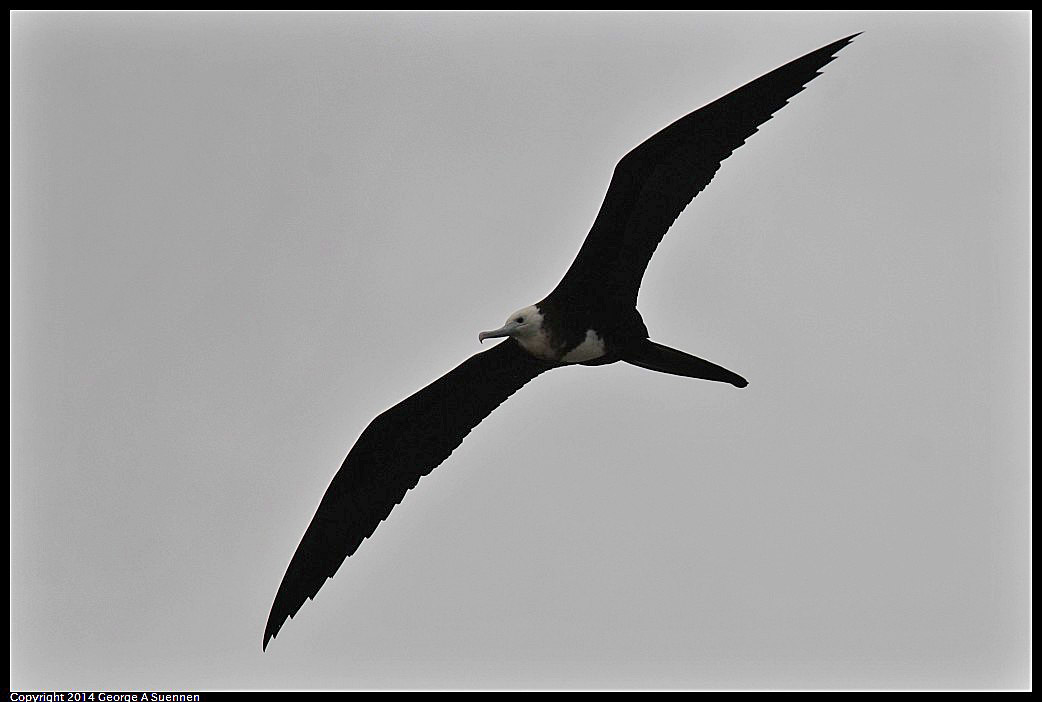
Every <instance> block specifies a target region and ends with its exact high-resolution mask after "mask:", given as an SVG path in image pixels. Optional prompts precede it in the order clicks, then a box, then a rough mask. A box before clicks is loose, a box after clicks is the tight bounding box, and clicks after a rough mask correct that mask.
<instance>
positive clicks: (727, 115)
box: [550, 34, 857, 307]
mask: <svg viewBox="0 0 1042 702" xmlns="http://www.w3.org/2000/svg"><path fill="white" fill-rule="evenodd" d="M856 36H857V35H856V34H854V35H852V36H849V37H846V38H845V39H840V40H839V41H836V42H833V43H831V44H829V45H828V46H823V47H822V48H820V49H818V50H816V51H812V52H810V53H809V54H807V55H805V56H801V57H800V58H798V59H796V60H794V61H790V62H789V63H787V64H785V65H784V66H782V67H780V68H776V69H774V70H773V71H771V72H770V73H767V74H765V75H762V76H760V77H759V78H757V79H756V80H754V81H752V82H750V83H747V84H745V85H743V86H742V87H741V88H738V89H737V90H734V91H732V92H730V93H728V94H727V95H725V96H724V97H722V98H720V99H718V100H716V101H714V102H711V103H709V104H708V105H706V106H705V107H702V108H700V109H698V110H695V111H694V112H692V113H691V114H689V115H687V116H685V117H681V118H680V119H678V120H677V121H676V122H674V123H673V124H671V125H669V126H668V127H666V128H665V129H663V130H661V131H660V132H658V133H657V134H655V135H654V136H652V137H650V138H649V139H647V140H646V141H645V142H644V143H642V144H640V145H639V146H637V147H636V148H634V149H633V150H632V151H630V152H629V153H628V154H626V155H625V156H624V157H623V158H622V160H621V161H619V163H618V165H617V166H616V167H615V173H614V174H613V175H612V179H611V184H610V185H609V186H608V193H607V194H606V195H605V196H604V202H603V204H602V205H601V209H600V211H599V212H598V213H597V219H596V220H594V223H593V227H592V228H591V230H590V233H589V235H588V236H587V237H586V241H584V242H583V245H582V248H581V249H580V250H579V254H578V255H577V256H576V257H575V260H574V261H573V262H572V265H571V267H569V269H568V272H567V273H565V275H564V278H562V280H561V282H560V283H559V284H558V286H557V289H556V290H554V292H553V293H551V295H550V296H551V297H554V296H558V298H559V299H561V298H563V299H565V300H567V301H568V303H566V304H569V305H571V306H576V307H581V306H582V300H583V298H584V296H588V295H591V294H596V295H597V296H599V297H605V296H607V297H610V298H613V299H614V300H616V301H617V303H618V304H620V305H621V304H625V305H636V303H637V290H638V289H639V288H640V281H641V279H642V278H643V276H644V271H645V269H646V268H647V266H648V262H649V261H650V260H651V256H652V254H653V253H654V252H655V249H656V247H658V245H659V242H660V241H661V240H662V237H663V236H665V234H666V231H667V230H668V229H669V228H670V227H671V226H672V225H673V222H674V221H675V220H676V218H677V217H678V216H679V215H680V213H681V212H682V211H683V210H684V208H685V207H687V205H688V203H689V202H691V200H692V198H694V197H695V195H697V194H698V193H699V192H701V191H702V189H703V188H704V187H705V186H706V185H708V184H709V181H710V180H712V178H713V176H714V175H715V174H716V172H717V170H718V169H719V168H720V164H721V162H723V160H724V159H726V158H727V157H728V156H730V155H731V153H732V152H733V151H734V150H735V149H737V148H738V147H739V146H741V145H742V144H744V143H745V140H746V139H748V138H749V137H750V136H752V135H753V134H754V133H755V132H756V130H757V128H758V127H759V126H760V125H761V124H763V123H764V122H766V121H767V120H769V119H770V118H771V115H773V114H774V113H775V112H777V111H778V110H780V109H781V108H782V107H784V106H785V104H786V103H787V102H788V100H789V98H791V97H792V96H794V95H795V94H796V93H798V92H800V91H801V90H803V87H804V86H805V85H806V84H807V83H809V82H810V81H811V80H813V79H814V78H815V77H816V76H818V75H819V72H820V69H821V68H822V67H823V66H824V65H825V64H827V63H828V62H829V61H831V60H832V59H833V58H835V54H836V53H837V52H838V51H839V50H840V49H842V48H843V47H844V46H846V45H847V44H849V43H850V42H851V41H852V40H853V39H854V37H856Z"/></svg>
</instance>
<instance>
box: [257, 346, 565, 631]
mask: <svg viewBox="0 0 1042 702" xmlns="http://www.w3.org/2000/svg"><path fill="white" fill-rule="evenodd" d="M554 366H555V364H552V363H546V362H543V361H540V360H538V359H536V358H534V357H532V356H530V355H529V354H528V353H526V352H525V351H524V350H522V349H521V348H520V347H519V346H518V345H517V343H516V342H515V341H514V340H513V339H508V340H506V341H504V342H502V343H500V344H497V345H496V346H494V347H492V348H491V349H489V350H487V351H484V352H482V353H479V354H476V355H474V356H471V357H470V358H469V359H467V360H466V361H464V362H463V363H462V364H460V365H459V366H457V367H456V368H454V369H453V370H451V371H449V372H448V373H446V374H445V375H443V376H442V377H441V378H439V379H438V380H435V381H434V382H433V383H431V384H430V385H428V386H427V387H425V388H423V389H422V390H420V391H419V392H417V393H415V394H414V395H412V396H411V397H408V398H406V399H405V400H402V401H401V402H400V403H398V404H397V405H395V406H394V407H392V408H391V409H389V410H387V411H386V412H384V413H383V414H381V415H380V416H378V417H377V418H376V419H374V420H373V421H372V422H371V423H370V424H369V426H368V427H366V429H365V431H363V432H362V435H361V436H360V437H358V441H357V442H355V445H354V447H353V448H352V449H351V451H350V452H349V453H348V454H347V458H346V459H344V464H343V465H342V466H341V467H340V470H339V471H337V474H336V475H335V476H334V477H333V482H332V483H330V485H329V488H328V489H327V490H326V494H325V496H324V497H323V498H322V502H321V503H320V504H319V506H318V511H317V512H316V513H315V517H314V518H313V519H312V520H311V525H310V526H308V528H307V531H306V532H304V538H303V539H301V541H300V545H299V546H297V550H296V553H294V554H293V559H292V560H291V561H290V563H289V568H287V570H286V574H285V576H283V578H282V584H281V585H280V586H279V590H278V593H277V594H276V595H275V602H274V603H273V604H272V606H271V614H269V615H268V623H267V626H266V627H265V630H264V647H265V648H267V645H268V641H269V640H270V639H271V637H273V636H275V635H276V634H277V633H278V631H279V629H280V628H281V627H282V625H283V623H284V622H285V621H286V619H287V618H288V617H292V616H293V615H294V614H296V613H297V611H298V610H299V609H300V607H301V605H303V604H304V602H305V601H306V600H307V599H308V598H314V596H315V594H316V593H317V592H318V590H319V588H321V587H322V585H323V583H325V581H326V579H327V578H331V577H333V575H334V574H335V573H336V571H337V569H338V568H339V567H340V564H341V563H343V562H344V559H345V558H347V557H348V556H350V555H351V554H353V553H354V552H355V550H356V549H357V548H358V546H359V544H361V543H362V540H363V539H365V538H366V537H368V536H370V535H371V534H372V533H373V530H374V529H376V527H377V525H379V524H380V522H381V521H383V520H384V519H386V518H387V515H388V514H389V513H390V511H391V509H392V508H393V507H394V506H395V505H396V504H398V503H399V502H401V501H402V498H403V497H404V496H405V493H406V492H407V491H408V490H409V489H411V488H413V487H414V486H415V485H416V483H417V482H418V481H419V479H420V478H421V477H423V476H424V475H427V474H428V473H430V472H431V471H432V470H434V468H435V467H436V466H438V465H439V464H440V463H441V462H442V461H444V460H445V459H446V458H448V456H449V454H450V453H452V452H453V450H455V448H456V447H457V446H459V445H460V443H462V442H463V438H464V437H465V436H466V435H467V434H469V433H470V431H471V430H472V429H473V428H474V427H476V426H477V425H478V423H480V422H481V420H483V419H484V418H485V417H487V416H488V415H489V414H490V413H491V412H492V410H494V409H495V408H496V407H498V406H499V405H500V404H502V403H503V401H504V400H506V399H507V398H508V397H510V396H511V395H512V394H514V393H515V392H516V391H517V390H518V389H520V388H521V386H523V385H524V384H525V383H527V382H528V381H530V380H532V379H533V378H535V377H536V376H537V375H539V374H540V373H542V372H543V371H546V370H549V369H550V368H553V367H554Z"/></svg>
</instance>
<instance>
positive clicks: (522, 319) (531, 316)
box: [478, 305, 543, 346]
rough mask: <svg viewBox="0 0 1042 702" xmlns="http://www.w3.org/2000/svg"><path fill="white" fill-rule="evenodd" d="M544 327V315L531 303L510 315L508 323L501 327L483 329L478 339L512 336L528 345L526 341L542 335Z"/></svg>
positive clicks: (523, 344) (522, 343)
mask: <svg viewBox="0 0 1042 702" xmlns="http://www.w3.org/2000/svg"><path fill="white" fill-rule="evenodd" d="M542 328H543V315H542V314H541V313H540V312H539V308H538V307H536V306H535V305H529V306H528V307H522V308H521V309H519V310H518V311H517V312H515V313H514V314H512V315H510V317H509V318H508V319H507V323H506V324H504V325H503V326H501V327H500V328H499V329H493V330H492V331H483V332H481V333H480V334H478V341H484V340H485V339H494V338H496V337H499V336H512V337H514V338H515V339H517V341H518V342H520V343H521V345H522V346H527V344H525V342H526V341H531V340H532V339H533V338H534V337H537V336H541V335H542Z"/></svg>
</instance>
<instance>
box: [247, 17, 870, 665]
mask: <svg viewBox="0 0 1042 702" xmlns="http://www.w3.org/2000/svg"><path fill="white" fill-rule="evenodd" d="M855 36H857V35H856V34H855V35H852V36H849V37H846V38H844V39H841V40H839V41H836V42H833V43H832V44H829V45H828V46H824V47H822V48H820V49H818V50H817V51H813V52H811V53H809V54H807V55H805V56H803V57H801V58H798V59H796V60H795V61H792V62H790V63H787V64H785V65H784V66H782V67H780V68H778V69H775V70H774V71H771V72H770V73H767V74H766V75H764V76H761V77H760V78H757V79H756V80H754V81H752V82H750V83H748V84H746V85H744V86H743V87H741V88H738V89H737V90H735V91H733V92H731V93H729V94H728V95H726V96H724V97H722V98H720V99H719V100H716V101H715V102H712V103H710V104H709V105H706V106H705V107H702V108H701V109H699V110H696V111H695V112H692V113H691V114H689V115H687V116H685V117H682V118H681V119H679V120H677V121H676V122H674V123H673V124H671V125H669V126H668V127H666V128H665V129H663V130H661V131H659V132H658V133H657V134H655V135H654V136H652V137H651V138H649V139H648V140H646V141H645V142H644V143H642V144H641V145H640V146H638V147H636V148H635V149H633V150H632V151H630V152H629V153H628V154H626V155H625V156H624V157H623V158H622V160H621V161H619V163H618V165H617V166H616V168H615V172H614V174H613V176H612V179H611V184H610V185H609V187H608V192H607V194H606V195H605V198H604V203H603V204H602V205H601V209H600V211H599V213H598V214H597V218H596V220H595V221H594V224H593V227H592V229H591V230H590V233H589V235H588V236H587V237H586V240H585V241H584V243H583V245H582V247H581V248H580V250H579V253H578V255H577V256H576V258H575V260H574V261H573V262H572V265H571V266H570V267H569V268H568V271H567V272H566V273H565V275H564V277H563V278H562V279H561V281H560V283H559V284H558V285H557V287H556V288H555V289H554V291H553V292H552V293H551V294H550V295H548V296H547V297H546V298H545V299H544V300H542V301H540V302H539V303H537V304H536V305H534V306H532V307H530V308H526V309H525V310H522V311H521V312H522V313H523V314H520V315H518V313H515V315H518V316H517V317H516V319H515V318H514V317H515V316H514V315H512V319H511V320H508V323H507V325H506V326H504V327H503V328H502V329H500V330H496V332H494V333H493V332H484V333H483V334H482V338H484V337H485V336H511V337H513V338H509V339H507V340H506V341H503V342H501V343H499V344H497V345H496V346H494V347H492V348H490V349H488V350H487V351H484V352H482V353H478V354H476V355H474V356H472V357H471V358H469V359H468V360H467V361H465V362H463V363H462V364H461V365H459V366H458V367H456V368H455V369H453V370H451V371H449V372H448V373H447V374H446V375H444V376H442V377H441V378H439V379H438V380H435V381H434V382H433V383H431V384H430V385H428V386H427V387H425V388H423V389H422V390H420V391H419V392H417V393H415V394H414V395H412V396H410V397H408V398H406V399H405V400H403V401H402V402H400V403H398V404H397V405H395V406H394V407H392V408H391V409H389V410H387V411H386V412H384V413H383V414H381V415H379V416H378V417H376V419H374V420H373V421H372V422H371V423H370V424H369V426H368V427H366V429H365V431H363V432H362V434H361V436H360V437H359V438H358V441H357V442H356V443H355V445H354V447H353V448H352V449H351V451H350V453H348V455H347V458H346V459H345V460H344V463H343V465H342V466H341V467H340V470H339V471H338V472H337V474H336V475H335V476H334V478H333V481H332V483H331V484H330V486H329V488H328V489H327V490H326V493H325V495H324V496H323V498H322V501H321V503H320V504H319V506H318V510H317V512H316V514H315V516H314V518H313V519H312V521H311V524H310V525H309V526H308V528H307V531H306V532H305V533H304V537H303V539H302V540H301V542H300V545H299V546H298V547H297V550H296V552H295V553H294V555H293V558H292V560H291V561H290V564H289V567H288V569H287V570H286V574H285V576H284V577H283V579H282V583H281V585H280V586H279V589H278V593H277V594H276V596H275V601H274V603H273V605H272V608H271V613H270V614H269V617H268V622H267V626H266V628H265V631H264V647H265V648H266V647H267V645H268V642H269V640H270V639H271V638H272V637H273V636H275V635H276V634H277V633H278V631H279V629H280V628H281V627H282V625H283V623H284V622H285V620H286V619H287V618H288V617H292V616H293V615H294V614H296V613H297V611H298V610H299V609H300V607H301V606H302V605H303V604H304V602H305V601H306V600H307V599H308V598H313V597H314V596H315V594H316V593H317V592H318V590H319V588H321V587H322V584H323V583H324V582H325V581H326V579H327V578H331V577H333V575H334V574H335V573H336V571H337V569H338V568H339V567H340V565H341V564H342V563H343V562H344V559H346V558H347V557H348V556H350V555H351V554H353V553H354V552H355V551H356V550H357V549H358V547H359V545H360V544H361V543H362V541H363V540H364V539H366V538H367V537H369V536H370V535H371V534H372V533H373V530H374V529H376V527H377V526H378V525H379V523H380V522H381V521H382V520H383V519H385V518H386V517H387V515H388V514H389V513H390V511H391V509H393V508H394V506H395V505H397V504H398V503H399V502H401V501H402V498H403V497H404V496H405V493H406V492H407V491H408V490H410V489H411V488H413V487H414V486H415V485H416V483H417V481H418V480H419V479H420V478H421V477H422V476H424V475H427V474H428V473H430V472H431V471H432V470H433V469H434V468H435V467H436V466H438V465H439V464H441V463H442V462H443V461H444V460H445V459H446V458H448V456H449V454H451V453H452V451H453V450H455V448H456V447H457V446H459V445H460V443H461V442H462V441H463V439H464V437H466V435H467V434H469V433H470V431H471V430H472V429H473V428H474V427H475V426H477V425H478V423H480V422H481V421H482V420H483V419H484V418H485V417H487V416H488V415H489V414H490V413H491V412H492V410H494V409H495V408H496V407H498V406H499V405H500V404H502V402H503V401H505V400H506V399H507V398H508V397H510V395H512V394H513V393H514V392H516V391H517V390H518V389H520V388H521V387H522V386H523V385H524V384H525V383H527V382H528V381H530V380H532V379H533V378H535V377H536V376H537V375H539V374H540V373H543V372H544V371H547V370H549V369H551V368H555V367H560V366H563V365H567V364H568V363H570V362H576V363H583V364H586V365H600V364H604V363H612V362H616V361H619V360H623V361H626V362H629V363H632V364H633V365H637V366H640V367H643V368H648V369H651V370H656V371H661V372H665V373H671V374H674V375H681V376H688V377H695V378H703V379H707V380H714V381H721V382H727V383H731V384H732V385H735V386H737V387H744V386H745V385H746V384H747V383H746V381H745V379H743V378H742V377H741V376H739V375H738V374H736V373H733V372H732V371H729V370H727V369H725V368H722V367H721V366H718V365H716V364H713V363H711V362H709V361H706V360H703V359H700V358H697V357H695V356H691V355H689V354H686V353H684V352H683V351H678V350H676V349H671V348H669V347H666V346H662V345H661V344H656V343H655V342H652V341H650V339H649V338H648V330H647V328H646V327H645V325H644V322H643V320H642V319H641V317H640V313H639V312H637V308H636V302H637V293H638V290H639V288H640V283H641V279H642V278H643V275H644V271H645V270H646V269H647V266H648V262H649V261H650V260H651V256H652V255H653V254H654V252H655V249H656V247H657V246H658V244H659V242H660V241H661V240H662V237H663V236H664V235H665V233H666V231H667V230H668V229H669V228H670V226H672V224H673V222H674V221H675V220H676V218H677V217H678V216H679V215H680V213H681V212H682V211H683V210H684V208H685V207H686V206H687V204H688V203H689V202H690V201H691V200H692V198H694V197H695V195H697V194H698V193H699V192H701V191H702V189H703V188H705V186H706V185H708V183H709V181H710V180H712V178H713V176H714V175H715V173H716V171H717V170H718V169H719V168H720V164H721V162H722V161H723V160H724V159H726V158H727V157H728V156H729V155H730V154H731V153H732V152H733V151H734V150H735V149H737V148H738V147H739V146H741V145H742V144H743V143H745V140H746V139H748V138H749V137H750V136H751V135H752V134H753V133H755V132H756V130H757V128H758V127H759V125H761V124H763V123H764V122H766V121H767V120H768V119H770V118H771V115H773V114H774V113H775V112H777V111H778V110H779V109H781V108H782V107H783V106H784V105H785V104H786V102H787V101H788V100H789V99H790V98H791V97H792V96H794V95H795V94H796V93H798V92H800V91H801V90H803V88H804V86H805V85H806V84H807V83H808V82H810V81H811V80H812V79H813V78H814V77H815V76H817V75H819V69H821V68H822V67H823V66H824V65H825V64H827V63H829V62H830V61H831V60H832V59H833V58H834V55H835V54H836V52H838V51H839V50H840V49H842V48H843V47H844V46H846V45H847V44H849V43H850V42H851V41H852V40H853V39H854V37H855ZM526 314H527V315H528V316H533V315H535V316H537V318H539V319H540V320H541V322H540V324H539V326H538V329H536V330H534V331H532V330H530V329H528V327H523V326H520V324H521V323H520V322H519V321H518V320H521V319H522V318H523V317H524V316H526ZM526 321H529V320H526ZM529 326H531V325H529ZM591 332H595V334H594V336H593V341H592V342H591V341H590V339H591V337H590V334H591ZM584 341H585V342H586V344H591V343H592V346H589V347H588V346H584V345H583V344H584ZM588 348H592V349H593V351H589V352H588V353H587V349H588ZM580 352H581V353H580ZM570 354H578V355H577V356H576V357H577V358H579V359H580V360H571V359H570V356H569V355H570ZM590 354H596V355H593V356H590V357H588V356H589V355H590Z"/></svg>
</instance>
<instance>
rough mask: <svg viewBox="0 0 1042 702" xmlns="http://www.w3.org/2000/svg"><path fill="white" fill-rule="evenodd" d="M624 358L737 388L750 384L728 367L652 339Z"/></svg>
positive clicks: (654, 367) (658, 368) (645, 366)
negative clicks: (657, 342)
mask: <svg viewBox="0 0 1042 702" xmlns="http://www.w3.org/2000/svg"><path fill="white" fill-rule="evenodd" d="M622 360H624V361H626V362H627V363H632V364H633V365H635V366H640V367H641V368H647V369H648V370H653V371H659V372H660V373H670V374H672V375H683V376H686V377H688V378H702V379H703V380H715V381H718V382H721V383H730V384H731V385H734V386H735V387H736V388H744V387H745V386H746V385H748V384H749V383H748V382H747V381H746V379H745V378H743V377H742V376H740V375H738V374H737V373H732V372H731V371H729V370H727V369H726V368H723V367H721V366H718V365H716V364H715V363H710V362H709V361H706V360H705V359H702V358H698V357H697V356H692V355H691V354H687V353H684V352H683V351H677V350H676V349H671V348H669V347H668V346H663V345H662V344H656V343H655V342H654V341H651V340H650V339H645V340H644V343H643V344H641V345H640V346H638V347H636V348H635V349H633V350H632V351H630V352H629V353H628V354H627V355H625V356H623V358H622Z"/></svg>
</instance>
